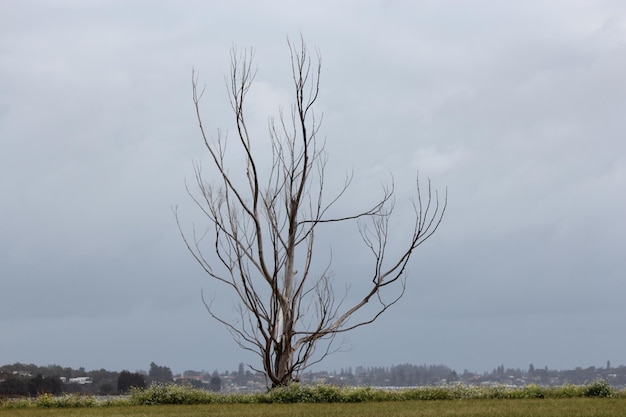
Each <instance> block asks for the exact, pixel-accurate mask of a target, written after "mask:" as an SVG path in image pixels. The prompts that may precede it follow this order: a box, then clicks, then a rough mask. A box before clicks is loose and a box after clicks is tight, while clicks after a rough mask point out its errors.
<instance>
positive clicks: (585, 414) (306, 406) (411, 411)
mask: <svg viewBox="0 0 626 417" xmlns="http://www.w3.org/2000/svg"><path fill="white" fill-rule="evenodd" d="M625 411H626V399H624V398H563V399H516V400H497V399H485V400H455V401H437V400H436V401H385V402H364V403H299V404H204V405H153V406H145V405H144V406H124V407H115V406H111V407H93V408H28V409H0V417H26V416H32V417H57V416H58V417H61V416H63V417H65V416H67V417H73V416H75V417H78V416H80V417H126V416H128V417H170V416H171V417H174V416H176V417H213V416H214V417H218V416H224V417H317V416H320V417H335V416H337V417H339V416H341V417H370V416H371V417H381V416H385V417H387V416H389V417H395V416H398V417H422V416H424V417H426V416H428V417H431V416H432V417H434V416H445V417H457V416H458V417H505V416H506V417H531V416H532V417H536V416H541V417H618V416H619V417H621V416H623V415H624V414H625Z"/></svg>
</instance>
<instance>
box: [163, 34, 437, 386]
mask: <svg viewBox="0 0 626 417" xmlns="http://www.w3.org/2000/svg"><path fill="white" fill-rule="evenodd" d="M287 46H288V48H289V54H290V58H291V71H292V73H291V75H292V79H291V81H292V88H293V98H294V101H293V104H292V106H291V107H290V109H289V110H288V111H283V110H282V109H280V110H279V112H278V117H277V118H276V119H275V118H273V117H270V118H269V121H268V136H267V137H268V142H267V143H266V144H261V145H260V146H259V143H260V142H258V141H257V139H255V141H253V140H252V132H251V131H250V129H249V126H248V124H247V122H246V120H247V119H246V113H245V110H246V102H247V95H248V94H249V93H250V92H251V87H252V85H253V82H254V79H255V76H256V70H254V69H253V59H254V50H253V49H251V48H250V49H241V50H240V49H236V48H233V49H232V51H231V54H230V72H229V74H228V76H226V77H225V81H226V87H227V90H228V94H229V102H230V107H231V109H232V111H233V115H234V127H235V128H234V132H235V133H234V134H233V137H232V138H231V137H229V136H228V134H226V133H223V132H222V131H221V130H217V134H216V137H215V138H214V139H210V138H209V137H208V135H207V133H206V132H205V129H204V126H203V123H202V117H201V111H200V101H201V99H202V97H203V95H204V93H205V87H202V88H200V87H199V85H198V73H197V72H196V71H195V70H193V71H192V77H191V79H192V93H193V94H192V99H193V104H194V110H195V114H196V118H197V122H198V126H199V130H200V134H201V137H202V141H203V143H204V146H205V148H206V150H207V152H208V156H209V158H208V159H209V161H210V165H211V168H212V171H211V173H210V176H211V179H212V182H210V183H207V182H206V178H207V175H206V174H205V173H204V172H203V170H202V167H201V165H200V164H199V163H194V180H195V183H196V189H195V190H194V191H192V190H190V188H189V187H188V185H187V183H185V187H186V189H187V192H188V194H189V195H190V196H191V199H192V201H193V202H194V203H195V205H196V206H197V207H199V208H200V212H201V213H202V214H203V215H204V217H205V218H206V219H207V220H208V227H205V228H201V229H196V228H195V227H193V226H192V232H191V233H186V232H184V228H183V226H182V224H181V221H180V218H179V215H178V210H177V208H173V212H174V217H175V219H176V224H177V226H178V228H179V231H180V234H181V236H182V239H183V242H184V244H185V246H186V247H187V249H188V250H189V252H190V253H191V254H192V256H193V257H194V259H195V260H196V261H197V262H198V263H199V264H200V266H201V267H202V269H203V270H204V271H205V272H206V273H207V275H208V276H209V277H210V278H212V279H213V280H215V282H217V283H219V284H222V285H224V286H225V288H226V289H227V290H229V291H231V294H233V295H234V296H235V300H236V303H237V307H236V311H237V315H238V317H237V318H236V319H230V318H228V317H227V316H226V315H219V314H217V313H216V312H215V311H214V309H213V307H212V301H207V300H206V299H205V298H204V294H203V295H202V302H203V303H204V305H205V307H206V309H207V311H208V312H209V314H210V315H211V317H213V318H214V319H215V320H217V321H218V322H219V323H222V324H223V325H224V326H225V327H226V329H227V330H228V331H229V332H230V333H231V335H232V336H233V338H234V340H235V342H236V343H237V344H238V345H239V346H240V347H241V348H243V349H246V350H249V351H252V352H254V353H255V354H257V355H258V356H259V358H260V359H261V364H262V366H261V367H259V369H261V368H262V370H263V372H264V373H265V375H266V379H267V381H268V383H269V384H270V385H271V386H272V387H275V386H280V385H287V384H289V383H291V382H293V381H295V380H297V378H298V376H299V375H300V374H301V373H302V372H303V371H304V370H305V369H306V368H307V367H309V366H310V365H312V364H314V363H317V362H319V361H321V360H323V359H324V358H326V357H327V356H328V355H329V354H332V353H333V352H335V351H337V348H334V347H333V343H334V342H335V339H336V337H337V335H339V334H340V333H345V332H349V331H350V330H353V329H355V328H357V327H361V326H364V325H367V324H370V323H372V322H374V321H375V320H377V319H378V317H380V316H381V315H382V314H383V313H384V312H385V311H387V310H388V309H389V308H391V307H392V306H393V305H394V304H396V303H397V302H398V301H399V300H400V299H401V298H402V296H403V295H404V293H405V289H406V281H407V278H408V277H407V274H406V268H407V265H408V262H409V260H410V258H411V255H412V254H413V252H414V250H415V249H416V248H417V247H418V246H419V245H421V244H422V243H423V242H424V241H426V240H427V239H428V238H430V237H431V236H432V235H433V234H434V233H435V232H436V230H437V229H438V228H439V225H440V224H441V221H442V219H443V215H444V213H445V211H446V207H447V190H446V194H445V197H444V198H443V201H440V199H439V195H438V193H437V192H436V191H435V192H434V193H433V192H432V190H431V184H430V180H429V181H428V186H427V188H426V189H425V190H422V189H421V185H420V182H419V177H418V180H417V182H416V196H415V199H414V200H413V201H412V206H413V212H414V216H415V219H414V224H413V230H412V232H409V236H408V238H407V239H406V240H405V242H404V249H402V250H401V251H400V252H399V253H391V252H393V251H391V250H390V245H389V243H390V241H389V240H390V238H391V236H390V233H389V225H390V219H391V218H392V215H393V212H394V205H395V186H394V180H393V176H392V177H391V182H390V184H389V185H383V187H382V194H381V196H380V197H379V199H378V200H377V201H375V202H374V203H373V204H370V205H369V206H367V207H366V208H365V209H361V210H357V211H355V212H353V213H347V214H343V215H339V216H330V215H329V213H330V212H331V209H332V208H333V207H335V206H336V205H337V203H338V202H339V201H340V200H341V199H342V198H343V197H345V196H346V193H347V192H348V190H349V188H350V186H351V184H352V181H353V176H354V173H353V172H350V173H348V174H346V176H345V178H344V181H343V184H342V185H341V187H340V188H339V191H338V192H336V193H335V194H334V195H331V196H328V195H327V193H326V191H325V184H326V183H325V173H326V165H327V162H328V157H327V154H326V148H325V145H326V143H325V141H324V140H321V139H319V138H318V134H319V131H320V127H321V121H322V117H321V115H320V116H319V117H317V116H316V114H315V112H314V107H315V104H316V102H317V100H318V98H319V94H320V75H321V57H320V54H319V52H317V51H316V54H315V55H314V59H312V58H311V55H310V54H309V51H308V49H307V47H306V44H305V42H304V40H303V39H302V38H300V42H299V43H298V44H294V43H292V42H291V41H289V40H288V41H287ZM227 145H229V146H232V145H234V147H235V149H238V150H239V152H240V154H241V155H243V163H242V164H241V165H240V166H236V165H235V167H236V168H238V171H237V172H236V173H234V174H233V173H231V172H229V170H228V168H229V167H230V166H231V163H230V162H228V161H227ZM265 150H267V151H268V152H269V154H267V155H266V154H264V153H263V152H264V151H265ZM264 156H269V157H270V158H271V164H270V165H268V164H267V163H266V160H265V159H264ZM237 173H241V174H245V175H243V177H239V176H238V175H237ZM349 222H354V223H356V224H357V226H358V231H359V234H360V237H361V241H362V242H363V244H364V245H365V248H366V249H367V252H368V253H369V255H370V257H371V262H372V269H371V273H370V275H369V276H364V277H357V278H358V279H361V280H362V281H363V282H366V283H367V285H368V288H367V290H366V291H365V293H364V294H362V295H361V296H360V297H359V298H357V301H356V302H354V303H353V304H351V305H346V304H347V303H346V301H347V300H348V294H349V292H350V291H351V289H350V287H347V289H346V291H345V293H344V294H343V295H342V296H340V297H338V296H337V293H336V292H335V290H334V289H333V285H332V284H333V278H332V277H333V274H332V272H331V264H332V255H331V256H329V258H328V262H327V263H326V266H325V268H323V271H321V272H318V273H317V274H315V273H314V272H313V271H314V269H315V268H314V265H316V264H319V262H316V261H315V260H314V256H313V255H314V252H316V246H315V238H316V236H317V235H318V233H320V232H322V231H324V229H325V228H327V227H333V226H334V225H337V224H340V223H349ZM393 238H394V239H397V238H399V237H396V236H394V237H393ZM357 240H358V239H357ZM315 259H316V258H315ZM357 312H359V314H358V317H360V319H358V320H357V319H356V317H357V314H356V313H357ZM252 369H256V368H252Z"/></svg>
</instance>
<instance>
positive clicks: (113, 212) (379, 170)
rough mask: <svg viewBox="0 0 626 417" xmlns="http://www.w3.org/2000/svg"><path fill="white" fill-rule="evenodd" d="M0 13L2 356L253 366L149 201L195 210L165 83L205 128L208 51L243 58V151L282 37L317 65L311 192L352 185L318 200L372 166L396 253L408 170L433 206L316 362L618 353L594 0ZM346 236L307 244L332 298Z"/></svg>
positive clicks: (185, 131)
mask: <svg viewBox="0 0 626 417" xmlns="http://www.w3.org/2000/svg"><path fill="white" fill-rule="evenodd" d="M0 8H1V12H0V16H1V17H0V27H1V28H2V29H0V31H1V32H0V149H1V152H0V195H2V203H1V204H0V217H1V218H2V219H3V220H2V222H1V223H0V283H1V286H2V296H3V301H2V303H0V332H1V333H2V334H3V344H2V346H1V347H0V358H1V359H2V361H3V362H15V361H22V362H35V363H40V364H48V363H59V364H62V365H65V366H75V367H78V366H85V367H87V368H101V367H108V368H111V369H122V368H129V369H136V368H141V367H144V368H145V367H147V364H148V363H150V362H151V361H153V360H154V361H156V362H157V363H163V364H166V365H168V366H172V367H173V368H174V369H175V370H177V371H182V370H184V369H188V368H204V369H214V368H219V369H223V368H225V367H226V368H229V369H230V368H235V367H236V365H237V364H238V363H239V362H241V361H250V360H254V358H253V357H251V356H249V355H247V354H245V353H244V352H240V351H238V350H236V349H234V343H232V342H231V341H230V338H229V335H228V333H227V332H226V331H225V330H224V329H222V328H221V327H219V326H218V325H217V324H216V323H214V322H212V321H211V320H210V319H209V317H208V315H207V314H206V313H205V312H204V307H203V306H202V303H201V300H200V294H199V293H200V289H202V288H204V289H205V291H206V292H207V294H211V295H213V294H215V295H218V296H219V297H218V298H217V300H219V302H220V303H222V306H223V308H224V311H225V312H226V313H228V312H229V311H230V308H231V305H230V304H229V302H228V298H227V297H223V296H222V293H221V292H220V289H219V287H216V286H215V284H214V283H212V282H211V281H209V280H208V279H207V278H205V277H204V276H203V274H202V272H201V270H200V269H199V268H198V267H197V266H196V265H195V264H194V263H193V260H192V258H191V257H190V256H189V255H188V254H187V253H186V252H185V250H184V247H183V245H182V242H181V241H180V237H179V236H178V231H177V229H176V225H175V222H174V218H173V215H172V212H171V207H172V206H174V205H178V206H179V211H180V213H181V215H182V218H183V221H184V225H185V227H191V223H192V222H195V223H196V224H201V223H199V222H202V218H201V216H200V215H199V213H198V212H197V211H196V210H195V209H194V207H193V205H192V204H191V202H190V201H189V198H188V196H187V195H186V192H185V189H184V181H185V178H187V179H188V180H189V179H191V178H192V177H193V169H192V161H203V160H204V161H206V159H205V158H206V157H205V155H204V154H203V153H202V147H201V143H200V138H199V135H198V132H197V130H196V122H195V121H194V118H193V116H194V115H193V109H192V105H191V92H190V74H191V69H192V67H195V68H196V69H198V70H199V71H200V77H201V82H203V83H204V82H205V83H206V84H207V94H206V96H205V99H204V101H203V103H202V104H203V113H204V117H205V123H206V125H207V126H209V129H210V131H211V132H215V129H216V128H218V127H221V128H224V129H226V128H229V127H231V126H232V124H231V121H232V117H231V115H230V114H229V108H228V103H227V97H226V93H225V88H224V81H223V74H224V73H225V72H226V71H227V70H228V52H229V48H230V47H231V45H232V44H233V43H234V44H237V45H241V46H248V45H253V46H255V47H256V49H257V51H256V59H257V64H258V68H259V72H258V75H257V81H258V84H257V85H256V87H255V89H254V90H253V91H252V96H251V97H250V111H251V113H250V120H251V127H252V128H253V130H254V134H255V137H256V138H259V140H262V139H263V138H264V137H265V132H266V126H267V125H266V121H267V118H266V117H267V116H268V115H269V114H268V113H273V114H274V115H276V111H277V107H278V106H280V105H284V104H285V103H286V101H288V99H289V87H290V86H289V84H288V80H289V78H288V77H289V72H288V71H289V63H288V59H289V56H288V53H287V49H286V44H285V37H286V36H287V35H289V36H291V37H297V36H299V34H300V33H302V34H303V35H304V37H305V39H306V40H307V41H308V42H309V45H310V47H311V48H313V47H318V48H319V50H320V52H321V54H322V57H323V73H322V95H321V97H320V102H319V112H320V113H321V112H323V113H324V126H323V130H324V133H325V134H326V136H327V140H328V145H327V146H328V151H329V156H330V160H329V172H328V175H329V178H333V179H343V177H344V175H345V173H346V172H347V171H351V170H352V169H354V172H355V182H354V184H353V188H352V190H351V192H350V193H349V197H348V199H347V200H346V201H345V202H344V203H343V204H342V205H340V206H338V208H337V209H338V210H350V209H352V208H353V207H354V206H355V205H357V204H364V205H365V204H367V202H368V201H372V199H373V198H375V195H374V194H372V193H373V190H374V192H375V191H376V190H377V188H376V187H378V184H380V181H381V180H383V181H385V180H389V172H390V171H391V172H393V174H394V180H395V182H396V189H397V190H398V193H399V194H398V204H397V216H398V217H397V218H396V221H395V223H394V224H393V225H392V227H393V228H394V229H393V230H394V237H397V239H401V238H402V236H403V232H404V231H405V229H406V224H407V222H408V221H409V217H408V216H409V215H410V210H409V207H407V206H405V205H404V203H405V202H407V201H408V198H409V197H410V195H411V193H413V192H414V180H415V174H416V172H417V171H418V170H419V172H420V176H421V178H422V180H423V181H425V180H426V178H431V179H432V181H433V186H434V187H436V188H439V189H440V190H443V188H444V187H445V186H447V187H448V189H449V198H450V200H449V209H448V215H447V217H446V219H445V221H444V223H443V225H442V227H441V230H440V231H439V233H438V234H437V235H436V236H435V237H434V238H433V240H432V241H429V242H427V243H426V245H425V246H424V247H423V248H422V249H421V250H420V251H418V253H417V254H416V258H415V259H414V262H412V264H411V265H410V279H409V286H408V290H407V295H406V297H405V299H404V300H403V301H402V302H401V303H400V304H399V305H398V306H397V308H396V309H394V310H393V311H391V312H390V313H389V314H388V315H386V316H384V317H382V318H381V319H380V322H377V323H376V324H374V325H373V326H372V327H370V328H369V329H364V330H361V331H357V332H356V333H355V334H354V335H352V336H351V338H350V340H351V345H352V348H351V350H350V352H349V353H347V354H345V353H344V354H337V355H335V356H333V357H332V358H330V360H329V362H327V363H326V364H323V365H322V367H328V368H332V367H335V368H341V367H346V366H355V365H369V364H372V365H374V364H380V365H389V364H391V363H399V362H413V363H444V364H448V365H450V366H452V367H454V368H456V369H457V370H462V369H463V368H468V369H470V370H490V369H491V368H493V367H496V366H498V365H499V364H500V363H504V364H505V365H506V366H507V367H508V366H512V367H526V366H527V365H528V363H530V362H532V363H534V364H535V365H537V366H544V365H548V366H550V367H555V368H559V367H560V368H563V367H573V366H578V365H580V366H585V365H590V364H595V365H598V364H603V363H604V362H605V361H606V360H607V359H610V360H611V361H612V363H615V364H617V363H626V357H624V353H623V352H622V351H621V349H620V347H621V346H623V344H624V342H626V340H625V339H624V336H621V335H620V334H619V331H617V330H616V329H619V328H620V326H621V323H622V322H623V321H624V319H626V308H625V307H624V306H623V303H621V300H620V299H619V297H620V294H623V293H624V291H625V290H626V288H625V286H624V279H623V278H624V276H623V275H624V271H625V270H626V265H625V264H624V260H623V255H622V254H621V251H622V248H623V247H624V244H625V242H624V236H625V235H626V233H625V232H626V230H625V226H624V224H625V223H624V221H623V213H624V212H626V193H625V192H624V184H626V168H625V167H626V160H625V158H624V156H623V155H624V153H625V151H626V149H625V146H626V145H624V141H623V136H624V133H625V132H624V130H625V129H624V123H623V122H622V119H623V116H622V115H623V114H624V111H625V110H626V100H624V97H625V96H626V91H625V90H624V83H623V82H622V78H623V74H624V70H625V69H626V68H625V67H626V59H624V45H625V43H624V42H625V40H626V24H625V23H624V22H625V21H626V20H625V19H624V17H625V16H626V14H625V13H626V10H625V9H624V6H623V5H622V4H621V3H620V2H613V3H612V2H604V3H602V4H592V3H585V2H582V3H577V4H572V3H571V2H564V1H551V2H548V3H546V2H524V3H515V4H513V3H510V2H506V3H503V2H496V3H494V2H487V1H475V2H452V3H446V4H445V5H444V4H443V3H436V2H433V3H421V4H420V5H414V4H413V3H409V2H402V1H371V2H342V3H341V5H337V4H331V3H330V2H317V3H304V2H303V3H293V2H278V1H272V2H245V1H241V2H232V3H229V5H228V6H221V7H215V6H212V5H208V4H206V3H205V2H193V1H191V2H184V3H176V4H174V3H155V2H146V1H136V2H121V1H102V2H89V3H85V2H77V1H55V2H40V1H24V2H6V3H4V4H3V6H0ZM204 165H205V167H206V169H207V170H208V169H209V168H208V167H209V166H208V162H205V164H204ZM338 183H339V181H337V182H335V181H331V182H330V183H329V186H330V187H331V188H332V187H333V186H338ZM351 232H355V237H356V230H354V229H346V230H341V233H339V231H338V230H331V231H330V232H329V234H328V235H327V236H325V237H324V238H323V240H321V241H320V262H325V261H326V258H325V257H326V256H327V254H328V253H329V252H330V249H329V247H330V246H331V245H332V251H333V252H332V253H333V261H334V264H333V271H334V273H335V275H336V276H337V288H339V289H342V288H344V285H345V283H346V282H349V281H351V282H354V283H353V287H352V288H353V289H354V290H358V289H359V283H358V281H356V280H358V279H359V277H360V276H362V274H363V273H364V269H363V267H362V265H361V264H359V265H354V263H353V262H352V260H353V259H360V258H359V256H360V255H362V254H363V252H361V250H362V248H361V247H360V246H358V245H355V244H354V243H353V242H352V241H351V240H346V239H345V236H346V234H347V233H351ZM372 334H376V337H375V338H372ZM59 335H63V336H62V337H59ZM390 339H392V340H395V341H396V342H395V343H394V345H393V346H392V347H389V346H385V347H382V346H380V345H379V343H378V341H379V340H390ZM41 340H46V349H41ZM5 341H6V342H5ZM381 351H384V352H385V354H384V355H381V353H380V352H381ZM225 352H227V353H225Z"/></svg>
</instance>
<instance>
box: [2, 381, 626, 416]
mask: <svg viewBox="0 0 626 417" xmlns="http://www.w3.org/2000/svg"><path fill="white" fill-rule="evenodd" d="M564 398H620V399H626V391H619V390H616V389H615V388H613V387H611V385H609V384H608V383H607V382H606V381H601V380H599V381H595V382H593V383H591V384H589V385H585V386H576V385H564V386H562V387H540V386H537V385H528V386H525V387H523V388H512V387H505V386H495V387H474V386H467V385H455V386H450V387H420V388H409V389H404V390H385V389H375V388H370V387H360V388H341V387H336V386H331V385H322V384H320V385H299V384H292V385H290V386H288V387H284V388H276V389H273V390H271V391H267V392H263V393H251V394H219V393H216V392H210V391H205V390H202V389H197V388H192V387H186V386H180V385H174V384H153V385H151V386H150V387H148V388H146V389H139V388H133V389H131V391H130V393H129V395H128V396H124V397H113V396H112V397H105V398H100V399H99V398H96V397H93V396H83V395H76V394H71V395H65V396H58V397H55V396H52V395H50V394H43V395H40V396H38V397H36V398H18V399H5V400H2V401H1V402H0V409H24V408H28V409H32V408H65V409H67V408H93V407H120V406H140V405H153V406H156V405H183V404H184V405H199V404H293V403H363V402H406V401H446V400H447V401H449V400H488V399H564Z"/></svg>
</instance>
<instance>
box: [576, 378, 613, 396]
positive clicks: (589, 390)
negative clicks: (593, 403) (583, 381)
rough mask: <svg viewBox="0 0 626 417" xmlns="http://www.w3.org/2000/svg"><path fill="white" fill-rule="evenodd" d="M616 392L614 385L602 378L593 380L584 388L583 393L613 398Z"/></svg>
mask: <svg viewBox="0 0 626 417" xmlns="http://www.w3.org/2000/svg"><path fill="white" fill-rule="evenodd" d="M615 394H616V393H615V390H614V389H613V387H611V385H609V383H608V382H606V381H605V380H602V379H598V380H595V381H593V382H592V383H591V384H589V385H587V386H586V387H585V388H584V390H583V395H584V396H585V397H590V398H611V397H614V396H615Z"/></svg>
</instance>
